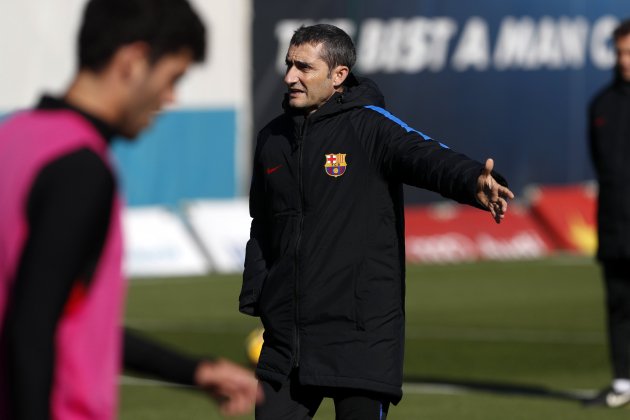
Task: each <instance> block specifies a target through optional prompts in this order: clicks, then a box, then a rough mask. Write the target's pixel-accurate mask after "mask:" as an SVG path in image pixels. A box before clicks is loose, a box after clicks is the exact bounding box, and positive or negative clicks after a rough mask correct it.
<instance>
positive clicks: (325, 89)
mask: <svg viewBox="0 0 630 420" xmlns="http://www.w3.org/2000/svg"><path fill="white" fill-rule="evenodd" d="M322 47H323V44H318V45H317V46H313V45H310V44H303V45H291V46H290V47H289V51H288V52H287V58H286V64H287V72H286V74H285V76H284V83H285V84H286V85H287V88H288V90H289V92H288V93H289V105H290V106H291V107H293V108H299V109H302V110H304V112H305V113H306V114H310V113H311V112H313V111H315V110H317V109H318V108H319V107H320V106H322V105H323V104H324V103H326V101H328V99H330V97H331V96H332V95H333V94H334V93H335V83H334V80H333V78H332V77H331V75H330V69H329V68H328V65H327V64H326V63H325V62H324V60H322V59H321V55H320V52H321V50H322Z"/></svg>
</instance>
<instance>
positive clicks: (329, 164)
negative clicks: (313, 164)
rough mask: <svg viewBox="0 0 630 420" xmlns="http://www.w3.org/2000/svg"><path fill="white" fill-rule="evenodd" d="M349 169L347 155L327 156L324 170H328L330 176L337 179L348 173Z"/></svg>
mask: <svg viewBox="0 0 630 420" xmlns="http://www.w3.org/2000/svg"><path fill="white" fill-rule="evenodd" d="M347 167H348V164H347V163H346V154H345V153H337V154H330V155H326V164H325V165H324V169H326V173H327V174H328V175H330V176H334V177H335V178H336V177H338V176H341V175H343V174H344V173H345V172H346V168H347Z"/></svg>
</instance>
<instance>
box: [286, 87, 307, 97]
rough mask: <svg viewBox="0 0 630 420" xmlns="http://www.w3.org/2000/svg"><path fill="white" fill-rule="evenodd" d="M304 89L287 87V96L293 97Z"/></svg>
mask: <svg viewBox="0 0 630 420" xmlns="http://www.w3.org/2000/svg"><path fill="white" fill-rule="evenodd" d="M303 93H304V91H303V90H302V89H289V96H291V97H295V96H299V95H301V94H303Z"/></svg>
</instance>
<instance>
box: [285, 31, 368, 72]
mask: <svg viewBox="0 0 630 420" xmlns="http://www.w3.org/2000/svg"><path fill="white" fill-rule="evenodd" d="M303 44H311V45H313V46H315V45H318V44H323V49H322V57H321V58H322V60H324V62H325V63H326V64H327V65H328V69H329V70H330V71H332V69H334V68H335V67H337V66H347V67H348V68H350V69H352V66H354V63H355V62H356V61H357V53H356V51H355V48H354V44H353V43H352V40H351V39H350V37H349V36H348V34H347V33H345V32H344V31H342V30H341V29H339V28H338V27H336V26H333V25H328V24H325V23H320V24H317V25H313V26H301V27H300V28H299V29H298V30H296V31H295V33H294V34H293V37H292V38H291V45H295V46H298V45H303Z"/></svg>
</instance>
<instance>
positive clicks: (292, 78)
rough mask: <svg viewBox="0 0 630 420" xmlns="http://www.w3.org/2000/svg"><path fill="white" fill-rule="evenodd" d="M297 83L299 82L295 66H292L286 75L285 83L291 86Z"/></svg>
mask: <svg viewBox="0 0 630 420" xmlns="http://www.w3.org/2000/svg"><path fill="white" fill-rule="evenodd" d="M295 82H297V72H296V71H295V66H291V67H290V68H288V69H287V72H286V73H285V75H284V83H285V84H286V85H288V86H290V85H292V84H294V83H295Z"/></svg>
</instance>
